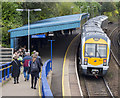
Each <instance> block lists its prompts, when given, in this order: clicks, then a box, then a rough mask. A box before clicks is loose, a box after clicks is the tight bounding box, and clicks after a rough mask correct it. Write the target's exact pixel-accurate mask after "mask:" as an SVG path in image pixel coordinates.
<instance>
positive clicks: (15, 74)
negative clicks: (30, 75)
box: [11, 55, 22, 84]
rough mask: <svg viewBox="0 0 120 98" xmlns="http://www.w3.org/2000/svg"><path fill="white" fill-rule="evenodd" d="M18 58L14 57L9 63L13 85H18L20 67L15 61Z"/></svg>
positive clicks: (18, 62)
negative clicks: (11, 67)
mask: <svg viewBox="0 0 120 98" xmlns="http://www.w3.org/2000/svg"><path fill="white" fill-rule="evenodd" d="M17 59H18V56H17V55H15V56H14V60H13V61H12V62H11V65H12V66H13V69H12V77H13V78H14V84H16V83H19V76H20V67H21V66H22V65H21V63H20V61H18V60H17Z"/></svg>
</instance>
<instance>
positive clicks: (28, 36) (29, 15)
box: [16, 9, 41, 53]
mask: <svg viewBox="0 0 120 98" xmlns="http://www.w3.org/2000/svg"><path fill="white" fill-rule="evenodd" d="M16 11H28V52H29V53H30V11H41V9H16Z"/></svg>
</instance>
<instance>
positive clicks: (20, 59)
mask: <svg viewBox="0 0 120 98" xmlns="http://www.w3.org/2000/svg"><path fill="white" fill-rule="evenodd" d="M18 60H19V61H20V62H22V60H23V58H22V55H21V54H20V53H18Z"/></svg>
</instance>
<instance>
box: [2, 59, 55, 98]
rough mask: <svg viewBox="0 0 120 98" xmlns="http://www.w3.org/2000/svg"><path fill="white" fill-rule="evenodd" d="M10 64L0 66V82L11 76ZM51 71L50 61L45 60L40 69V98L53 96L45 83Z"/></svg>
mask: <svg viewBox="0 0 120 98" xmlns="http://www.w3.org/2000/svg"><path fill="white" fill-rule="evenodd" d="M10 64H11V62H10V63H6V64H2V65H0V82H2V81H5V80H6V79H7V78H10V76H11V70H12V65H10ZM51 70H52V66H51V60H47V61H46V62H45V64H44V65H43V67H42V76H41V80H42V97H43V98H45V97H46V96H47V97H52V98H53V94H52V92H51V90H50V87H49V84H48V82H47V75H48V73H49V72H50V71H51Z"/></svg>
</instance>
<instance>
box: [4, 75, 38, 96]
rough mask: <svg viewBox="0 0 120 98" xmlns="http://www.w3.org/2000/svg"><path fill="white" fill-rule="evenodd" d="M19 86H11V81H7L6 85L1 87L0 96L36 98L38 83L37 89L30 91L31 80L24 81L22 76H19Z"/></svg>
mask: <svg viewBox="0 0 120 98" xmlns="http://www.w3.org/2000/svg"><path fill="white" fill-rule="evenodd" d="M19 80H20V81H19V84H13V78H12V80H10V81H8V83H7V84H4V85H3V86H2V96H38V95H39V91H38V82H39V81H38V82H37V86H36V88H37V89H31V85H30V83H31V79H30V80H29V81H24V76H23V74H21V75H20V79H19Z"/></svg>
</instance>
